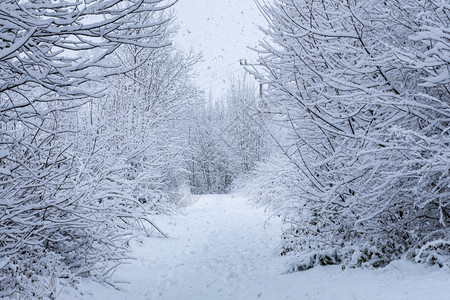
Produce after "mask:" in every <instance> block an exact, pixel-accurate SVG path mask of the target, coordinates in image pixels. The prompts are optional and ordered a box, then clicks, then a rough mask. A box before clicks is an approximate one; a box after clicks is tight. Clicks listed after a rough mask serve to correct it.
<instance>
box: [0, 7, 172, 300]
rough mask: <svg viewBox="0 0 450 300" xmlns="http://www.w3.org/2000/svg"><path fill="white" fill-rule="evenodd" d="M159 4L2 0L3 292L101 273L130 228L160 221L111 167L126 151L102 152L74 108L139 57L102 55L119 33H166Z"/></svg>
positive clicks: (140, 37) (25, 291)
mask: <svg viewBox="0 0 450 300" xmlns="http://www.w3.org/2000/svg"><path fill="white" fill-rule="evenodd" d="M163 4H164V1H158V0H157V1H154V0H143V1H142V0H127V1H109V0H98V1H84V2H77V1H64V0H62V1H51V0H42V1H14V0H5V1H1V2H0V108H1V109H0V297H16V298H20V299H42V298H54V297H55V296H56V295H57V293H59V291H60V290H61V288H63V287H64V286H65V285H66V284H70V283H71V282H74V281H76V280H77V277H80V276H90V277H95V278H97V279H99V280H105V279H106V278H107V277H108V275H109V274H110V273H111V271H112V270H114V268H115V266H117V264H118V263H119V262H120V261H121V260H123V259H125V258H126V257H127V256H128V254H127V248H126V244H127V242H128V240H129V238H130V237H131V236H132V235H133V234H134V233H133V231H132V229H134V228H135V227H136V226H137V225H139V227H140V228H141V229H147V227H145V226H143V222H145V220H147V223H148V224H150V225H149V226H148V228H153V229H156V227H154V226H152V224H151V223H149V222H150V220H148V219H147V213H146V209H145V207H144V206H143V205H142V203H140V202H139V201H138V199H136V198H135V197H134V195H132V194H130V193H129V189H128V188H129V187H130V185H129V183H130V181H128V182H126V181H125V182H124V181H121V177H120V176H118V174H119V173H120V172H123V170H124V169H126V166H125V163H124V159H123V157H117V160H115V159H114V158H113V157H110V156H104V155H103V154H104V152H103V153H102V152H101V151H100V150H102V149H105V147H104V146H105V145H104V144H102V142H103V141H104V139H102V137H101V132H100V131H96V129H97V127H101V126H97V124H93V123H92V122H90V126H84V125H86V124H89V121H87V120H89V119H88V118H84V119H83V118H82V117H80V116H79V115H78V114H81V115H82V114H83V112H86V111H87V112H92V111H93V110H92V109H90V108H92V103H93V102H91V105H90V106H89V105H86V103H87V102H88V100H92V98H94V99H97V101H99V100H98V99H99V98H100V97H101V96H102V95H103V93H102V92H103V91H104V88H103V86H102V84H101V83H103V82H104V80H105V79H106V78H108V77H110V76H114V75H118V74H123V73H124V72H127V71H131V70H133V69H135V68H136V67H138V66H139V65H138V64H137V63H134V64H133V63H130V64H129V65H127V66H126V68H122V67H120V64H119V63H117V61H114V62H111V61H109V62H108V61H106V59H107V58H108V57H109V56H111V55H112V54H113V53H114V52H115V51H116V50H117V49H118V48H119V47H120V46H121V45H122V46H123V45H125V44H126V45H128V46H130V47H131V45H133V46H134V47H136V49H137V48H139V49H143V48H147V47H148V48H151V49H158V48H160V47H163V46H165V45H167V41H165V42H164V43H155V44H153V43H151V42H150V41H151V40H152V38H154V37H158V38H162V37H164V36H165V34H164V26H163V25H164V24H166V23H167V16H166V15H164V14H163V13H161V11H164V10H165V9H166V8H167V6H166V5H163ZM100 15H101V19H102V21H101V22H99V21H98V20H99V19H98V16H100ZM143 28H146V30H147V31H145V32H144V31H143V30H142V29H143ZM122 65H123V64H122ZM93 119H94V118H93V117H92V115H91V118H90V121H92V120H93ZM80 122H82V123H81V124H80ZM80 131H81V132H82V133H80ZM83 134H84V136H82V135H83ZM58 282H60V284H58ZM55 293H56V295H55Z"/></svg>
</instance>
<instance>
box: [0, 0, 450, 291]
mask: <svg viewBox="0 0 450 300" xmlns="http://www.w3.org/2000/svg"><path fill="white" fill-rule="evenodd" d="M256 4H257V7H258V8H259V9H260V10H261V12H262V13H263V15H264V16H265V18H266V19H267V20H268V25H267V26H266V27H265V28H261V30H262V31H263V33H264V39H263V40H261V42H260V46H259V47H258V48H257V49H255V51H256V52H257V53H258V56H259V61H258V63H257V64H258V67H254V66H253V67H252V66H247V67H246V70H247V72H246V73H245V72H243V73H240V74H238V75H236V74H235V75H234V76H233V77H230V78H227V81H228V89H227V92H226V93H225V94H224V95H223V97H222V98H221V99H214V97H213V96H210V95H209V94H208V92H205V91H203V90H202V89H201V88H200V87H199V86H198V84H197V83H196V78H198V75H200V76H201V74H195V72H194V69H193V68H194V66H195V65H196V64H197V63H198V62H199V61H200V60H201V54H200V53H195V52H194V51H189V50H186V49H181V48H180V47H178V46H176V45H175V44H173V43H172V41H173V39H174V37H175V36H176V34H177V28H178V27H177V19H176V17H175V14H174V12H173V5H176V3H175V4H174V3H173V2H172V1H166V0H97V1H87V0H85V1H75V0H21V1H18V0H3V1H1V2H0V136H1V137H0V298H3V297H4V298H8V297H18V298H20V299H47V298H50V299H54V298H56V297H57V296H58V295H59V293H60V292H61V289H63V288H64V287H66V286H76V285H77V284H78V283H79V282H80V280H81V279H82V278H90V279H92V280H95V281H100V282H106V283H110V284H111V285H114V283H113V282H112V281H111V275H112V274H113V273H114V271H115V270H116V268H117V267H118V266H119V265H120V264H121V263H123V262H125V261H127V260H128V259H130V258H131V256H132V254H131V252H130V249H129V243H130V241H131V240H132V239H133V238H135V237H136V236H139V235H147V236H156V237H160V238H167V234H166V233H165V232H164V231H163V230H161V229H160V228H159V227H158V224H157V222H155V221H154V218H153V216H156V215H167V214H176V213H177V212H179V211H180V210H181V209H182V206H183V199H184V198H185V196H186V195H187V194H211V193H216V194H217V193H229V192H231V191H235V190H248V191H249V196H250V200H251V201H252V203H253V204H255V205H259V206H264V207H267V208H268V209H269V210H270V211H272V212H273V214H274V215H275V216H278V217H280V218H281V220H282V223H283V228H282V230H283V231H282V236H281V238H280V246H279V255H281V256H291V257H292V258H293V260H292V261H294V262H293V263H292V264H291V265H290V266H289V270H288V271H301V270H307V269H310V268H313V267H315V266H318V265H331V264H339V265H343V266H348V267H384V266H386V265H387V264H389V263H390V262H392V261H393V260H397V259H400V258H403V259H408V260H411V261H415V262H417V263H426V264H433V265H437V266H439V267H443V268H449V267H450V229H449V226H450V174H449V172H450V4H449V3H448V1H447V0H386V1H379V0H377V1H375V0H365V1H357V0H349V1H342V0H274V1H262V0H261V1H257V2H256ZM255 9H257V8H256V6H255ZM242 43H243V44H245V41H242ZM255 78H256V79H257V81H258V83H257V84H255V80H254V79H255ZM259 84H261V85H262V87H263V92H262V94H260V91H259ZM149 255H151V253H150V254H149ZM56 281H58V282H59V285H58V287H57V286H56V284H55V282H56Z"/></svg>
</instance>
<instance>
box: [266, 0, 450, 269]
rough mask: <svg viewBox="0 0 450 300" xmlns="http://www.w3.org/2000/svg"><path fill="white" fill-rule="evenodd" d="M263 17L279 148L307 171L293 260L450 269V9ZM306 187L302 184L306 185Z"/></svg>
mask: <svg viewBox="0 0 450 300" xmlns="http://www.w3.org/2000/svg"><path fill="white" fill-rule="evenodd" d="M262 9H263V11H264V13H265V14H266V16H267V17H268V19H269V20H270V25H269V28H268V29H267V30H265V33H266V34H267V36H268V37H270V39H267V40H266V41H265V42H263V43H262V44H261V50H260V51H261V55H262V58H261V63H263V64H264V65H265V72H261V74H260V75H259V76H260V78H261V80H262V82H264V83H268V84H269V86H270V87H269V92H268V93H269V97H268V107H269V108H270V113H271V116H272V119H273V121H274V122H276V123H277V124H279V125H280V126H283V127H290V133H287V135H286V136H283V138H282V139H279V144H280V146H281V147H282V149H283V152H284V153H285V155H286V156H287V157H288V158H289V159H290V161H291V163H292V165H293V166H294V167H295V168H296V169H297V170H298V175H297V176H299V178H300V179H299V180H300V182H303V184H300V185H298V184H297V185H296V187H295V189H293V191H294V192H295V201H290V200H284V199H283V200H280V201H286V208H285V212H286V213H285V219H284V220H285V224H286V229H285V232H284V235H283V241H284V242H283V245H282V248H283V249H282V254H287V253H295V254H296V255H297V256H298V260H297V261H298V263H297V264H295V265H294V266H293V269H294V270H302V269H305V268H310V267H312V266H314V265H316V264H333V263H348V264H350V265H358V266H360V265H373V266H383V265H385V264H387V263H388V262H389V261H390V260H392V259H395V258H398V257H401V256H404V255H406V256H408V257H411V258H412V257H415V259H416V260H418V261H429V262H433V263H437V264H439V265H445V264H447V265H448V264H449V258H448V257H449V253H450V251H449V249H450V247H449V246H450V244H449V242H450V231H449V229H448V226H449V223H450V220H449V218H450V197H449V195H450V194H449V193H450V190H449V186H450V181H449V180H450V179H449V178H450V176H449V170H450V159H449V158H450V147H449V145H450V136H449V121H448V120H449V116H450V102H449V99H450V98H449V73H448V72H449V59H448V58H449V53H450V44H449V38H450V33H449V31H448V28H449V26H450V20H449V17H448V15H449V9H450V8H449V6H448V4H446V2H445V1H433V0H426V1H423V0H414V1H404V0H386V1H338V0H320V1H311V0H306V1H300V0H279V1H276V2H275V3H274V4H273V5H264V6H262ZM299 187H300V188H299Z"/></svg>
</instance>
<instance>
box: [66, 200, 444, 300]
mask: <svg viewBox="0 0 450 300" xmlns="http://www.w3.org/2000/svg"><path fill="white" fill-rule="evenodd" d="M267 217H268V216H267V214H265V213H264V211H263V210H262V209H255V208H253V207H250V206H249V205H247V204H246V199H245V198H243V197H238V196H233V195H205V196H201V197H199V198H198V201H197V202H196V203H195V204H193V205H192V206H190V207H188V208H187V209H186V214H185V215H177V216H171V217H168V216H160V217H158V219H157V223H158V224H159V225H160V226H161V228H163V229H164V230H165V231H166V232H167V233H168V234H169V235H170V237H171V238H169V239H156V238H151V239H145V240H143V241H142V243H135V245H133V249H134V252H135V255H136V257H137V260H136V261H135V262H133V263H131V264H128V265H123V266H121V267H119V269H118V271H117V272H116V274H115V280H120V281H126V282H129V283H128V284H123V285H121V287H122V289H123V290H122V291H117V290H113V289H110V288H107V287H104V286H101V285H99V284H95V283H83V284H82V285H81V291H83V295H82V296H75V295H74V294H73V293H71V292H70V291H69V290H68V291H63V294H64V295H62V297H60V298H61V299H107V300H115V299H146V300H147V299H209V300H214V299H246V300H247V299H371V300H373V299H436V300H446V299H450V296H448V295H450V273H448V272H446V271H442V270H437V269H435V268H429V267H426V266H422V265H415V264H411V263H408V262H394V263H393V264H391V265H390V266H388V267H386V268H384V269H381V270H359V269H356V270H345V271H342V270H341V269H340V267H338V266H330V267H320V268H315V269H313V270H310V271H307V272H300V273H295V274H283V272H282V271H283V265H284V262H285V261H284V260H285V259H286V258H280V257H279V256H277V255H276V253H275V252H274V249H275V247H276V246H277V243H278V241H279V235H280V227H281V225H280V223H279V221H278V220H276V219H271V220H270V221H269V222H267V223H266V221H267Z"/></svg>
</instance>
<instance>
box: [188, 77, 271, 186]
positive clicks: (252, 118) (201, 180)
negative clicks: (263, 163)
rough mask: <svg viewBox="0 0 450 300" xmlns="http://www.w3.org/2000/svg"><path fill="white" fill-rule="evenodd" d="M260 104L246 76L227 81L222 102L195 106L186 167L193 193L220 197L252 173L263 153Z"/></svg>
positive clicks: (263, 132) (262, 125)
mask: <svg viewBox="0 0 450 300" xmlns="http://www.w3.org/2000/svg"><path fill="white" fill-rule="evenodd" d="M261 104H262V102H261V99H260V98H259V97H258V96H257V91H256V89H255V84H254V80H253V79H252V80H249V77H248V75H245V74H244V75H242V76H238V77H234V78H230V86H229V88H228V91H227V93H226V94H225V95H224V98H223V99H221V100H218V101H216V102H214V103H212V100H210V101H209V102H206V103H205V105H202V106H198V107H197V108H196V109H194V110H193V112H192V114H193V115H195V116H196V117H195V118H194V119H193V122H192V123H191V126H190V127H189V136H190V140H191V142H190V144H191V147H192V150H191V151H192V154H191V161H190V163H189V171H190V182H191V189H192V191H193V192H194V193H224V192H227V191H229V190H230V189H231V188H233V187H232V184H233V183H234V181H235V179H237V178H238V177H241V176H242V175H244V174H247V173H249V171H251V170H253V168H254V167H255V165H256V162H258V161H260V160H262V159H263V158H264V156H265V152H266V141H267V134H266V132H265V128H264V121H263V119H262V117H261V114H260V106H261Z"/></svg>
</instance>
